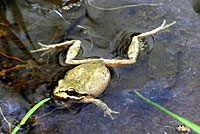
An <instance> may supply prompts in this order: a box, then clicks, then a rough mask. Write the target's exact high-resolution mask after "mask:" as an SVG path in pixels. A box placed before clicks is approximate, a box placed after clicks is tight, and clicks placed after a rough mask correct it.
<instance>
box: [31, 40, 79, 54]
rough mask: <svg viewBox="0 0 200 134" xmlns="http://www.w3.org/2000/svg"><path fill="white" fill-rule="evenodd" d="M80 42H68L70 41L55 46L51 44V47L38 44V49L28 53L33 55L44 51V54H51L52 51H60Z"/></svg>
mask: <svg viewBox="0 0 200 134" xmlns="http://www.w3.org/2000/svg"><path fill="white" fill-rule="evenodd" d="M80 42H81V41H80V40H70V41H65V42H62V43H57V44H52V45H45V44H42V43H40V42H38V45H39V46H40V48H39V49H36V50H31V51H30V52H31V53H35V52H41V51H45V52H44V54H46V53H48V52H51V51H53V50H57V49H61V48H64V47H65V46H70V45H73V44H78V43H80ZM44 54H43V55H44Z"/></svg>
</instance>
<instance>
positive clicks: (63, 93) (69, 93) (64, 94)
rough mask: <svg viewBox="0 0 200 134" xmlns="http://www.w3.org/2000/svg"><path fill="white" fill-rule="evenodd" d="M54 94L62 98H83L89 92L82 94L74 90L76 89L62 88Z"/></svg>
mask: <svg viewBox="0 0 200 134" xmlns="http://www.w3.org/2000/svg"><path fill="white" fill-rule="evenodd" d="M54 96H55V97H56V98H60V99H72V100H81V99H83V98H84V97H85V96H87V94H80V93H78V92H76V90H74V89H73V90H66V89H61V90H59V91H57V92H55V93H54Z"/></svg>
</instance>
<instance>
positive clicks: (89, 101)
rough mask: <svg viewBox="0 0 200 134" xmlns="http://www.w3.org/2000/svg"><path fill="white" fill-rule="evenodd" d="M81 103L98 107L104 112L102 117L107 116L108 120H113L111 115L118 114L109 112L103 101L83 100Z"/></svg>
mask: <svg viewBox="0 0 200 134" xmlns="http://www.w3.org/2000/svg"><path fill="white" fill-rule="evenodd" d="M81 102H82V103H94V104H95V105H97V106H98V107H100V108H101V109H102V110H103V111H104V116H106V115H109V116H110V118H111V119H112V120H113V119H114V118H113V116H112V114H119V112H116V111H113V110H111V109H110V108H109V107H108V106H107V105H106V104H105V103H104V102H103V101H101V100H99V99H94V98H88V97H87V98H86V97H85V98H84V99H82V100H81Z"/></svg>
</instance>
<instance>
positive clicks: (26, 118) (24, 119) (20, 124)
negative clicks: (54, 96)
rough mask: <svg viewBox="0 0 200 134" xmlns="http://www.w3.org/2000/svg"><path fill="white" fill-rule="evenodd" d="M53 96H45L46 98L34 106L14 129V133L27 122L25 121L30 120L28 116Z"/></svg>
mask: <svg viewBox="0 0 200 134" xmlns="http://www.w3.org/2000/svg"><path fill="white" fill-rule="evenodd" d="M50 99H51V98H45V99H44V100H41V101H40V102H38V103H37V104H36V105H35V106H34V107H32V108H31V109H30V110H29V111H28V113H27V114H26V115H25V116H24V118H23V119H22V120H21V121H20V123H19V124H18V125H17V126H16V127H15V128H14V129H13V131H12V134H16V133H17V131H18V130H19V128H20V127H21V126H22V125H24V124H25V122H26V121H27V120H28V118H29V117H30V116H31V115H32V114H33V113H34V112H35V111H36V110H37V109H38V108H39V107H40V106H41V105H42V104H44V103H45V102H47V101H49V100H50Z"/></svg>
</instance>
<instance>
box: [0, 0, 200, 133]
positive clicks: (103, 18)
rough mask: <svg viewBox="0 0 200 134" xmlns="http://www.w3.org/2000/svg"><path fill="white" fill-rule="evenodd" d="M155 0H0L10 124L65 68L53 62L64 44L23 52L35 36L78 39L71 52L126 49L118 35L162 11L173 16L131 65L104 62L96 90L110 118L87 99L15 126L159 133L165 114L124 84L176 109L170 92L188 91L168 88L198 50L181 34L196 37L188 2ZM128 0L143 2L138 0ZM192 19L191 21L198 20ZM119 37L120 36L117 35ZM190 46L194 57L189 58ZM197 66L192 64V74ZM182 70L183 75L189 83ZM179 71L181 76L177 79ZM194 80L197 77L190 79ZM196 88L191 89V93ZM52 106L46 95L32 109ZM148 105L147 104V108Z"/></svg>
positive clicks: (4, 98)
mask: <svg viewBox="0 0 200 134" xmlns="http://www.w3.org/2000/svg"><path fill="white" fill-rule="evenodd" d="M90 2H92V3H93V4H94V5H98V6H99V7H118V6H122V5H128V4H133V2H132V1H123V0H121V1H120V0H118V1H117V2H116V1H114V0H110V1H104V2H102V1H90ZM155 2H157V3H158V2H159V3H160V2H161V3H163V4H164V6H142V7H134V8H124V9H120V10H114V11H104V10H100V9H97V8H94V7H92V6H90V5H88V2H86V1H83V0H67V1H62V0H42V1H41V0H38V1H33V0H21V1H17V0H12V1H9V0H1V1H0V87H1V88H0V98H1V99H0V102H1V103H0V107H1V108H2V110H3V112H5V113H4V114H5V116H6V118H7V119H8V120H9V121H10V122H11V123H12V124H13V122H14V120H15V119H16V120H20V119H21V118H22V117H23V115H24V114H25V112H27V111H28V109H30V107H31V106H32V105H33V104H34V103H36V102H38V101H39V100H41V99H43V98H44V97H46V96H48V95H49V94H50V92H51V91H50V90H51V89H53V88H54V87H55V86H56V85H57V81H58V79H60V78H62V77H63V76H64V74H65V73H66V72H67V71H68V70H69V69H71V68H72V67H67V68H66V67H62V66H61V65H59V63H58V60H59V59H58V57H59V54H61V55H65V54H64V53H65V52H66V50H63V51H59V52H55V53H53V54H46V55H44V56H43V57H41V56H40V55H41V54H42V53H30V50H34V49H37V48H39V46H38V45H37V43H38V42H41V43H43V44H53V43H57V42H61V41H64V40H68V39H80V40H81V41H82V48H81V49H82V51H81V52H82V53H80V54H79V56H80V57H78V58H81V57H93V56H96V57H103V58H113V57H116V56H122V57H123V56H124V57H126V50H127V47H126V45H124V44H127V42H129V36H124V35H126V34H127V33H131V34H132V33H137V32H146V31H149V30H151V29H154V28H156V27H158V26H160V24H161V23H162V21H163V19H166V20H167V22H172V21H174V20H177V21H178V23H177V25H176V26H174V27H173V28H169V29H168V30H166V31H163V32H162V33H159V34H156V35H154V38H155V42H154V40H153V41H152V38H150V39H147V40H148V41H149V40H151V44H154V43H155V45H154V49H153V51H152V52H151V53H150V54H145V53H144V54H142V55H140V57H139V58H138V61H137V63H135V64H134V65H128V66H123V67H118V68H112V69H111V72H112V78H113V79H112V81H111V84H110V86H109V87H108V88H107V90H106V91H105V92H104V93H103V95H102V96H100V97H101V98H102V100H103V101H105V102H106V103H107V104H108V105H109V106H110V107H112V108H114V110H116V111H120V114H119V115H118V116H116V120H114V121H111V120H109V119H108V118H104V117H103V115H102V111H100V110H99V109H98V108H96V107H95V106H94V105H90V104H89V105H86V107H83V108H82V111H80V113H78V114H75V112H74V113H71V112H69V111H68V110H66V109H65V110H55V112H53V113H51V114H49V115H48V116H45V117H43V118H40V120H38V121H36V122H35V123H32V125H33V126H32V129H30V128H31V127H29V126H27V127H25V128H23V129H22V131H21V133H27V132H29V133H42V132H43V133H80V130H81V131H82V133H88V130H91V132H94V133H105V132H108V133H137V132H138V133H147V132H150V133H163V131H164V130H165V129H164V126H165V125H169V122H170V121H169V119H166V118H165V116H164V115H162V114H161V113H158V112H157V111H156V112H153V109H152V108H151V107H149V106H148V105H147V104H143V102H141V101H140V100H139V99H138V98H137V97H136V96H135V95H134V94H132V93H131V91H132V90H134V89H137V88H139V89H140V91H142V93H143V94H145V95H146V96H147V97H149V98H152V99H154V100H155V101H157V102H159V103H161V104H164V105H166V106H168V108H171V107H170V106H171V105H172V107H173V108H174V109H176V110H177V111H178V110H180V112H183V111H182V109H181V108H180V107H178V106H182V101H179V99H180V100H181V97H179V98H178V99H176V100H174V97H175V96H176V95H179V94H180V95H182V97H183V98H184V94H185V93H184V92H186V94H187V93H188V92H189V91H187V90H186V89H185V90H186V91H182V92H183V94H182V92H181V90H176V86H175V84H179V85H182V84H183V83H181V82H182V81H184V80H185V79H186V77H185V75H186V74H187V73H189V76H190V75H191V77H194V76H193V75H192V74H190V71H191V70H192V69H191V68H190V69H187V70H184V67H185V66H188V64H189V63H188V64H186V63H187V62H188V61H190V62H191V63H190V64H192V63H193V61H195V63H198V60H197V59H198V58H195V55H198V53H197V52H198V47H197V48H195V52H193V49H189V50H190V51H192V52H190V53H188V52H187V51H188V47H187V46H186V45H185V44H183V42H187V43H188V44H190V45H192V46H194V45H193V44H198V41H199V40H198V39H194V38H193V35H195V37H197V38H199V34H195V33H199V32H198V29H197V28H196V29H194V27H192V24H191V22H190V21H189V20H190V19H191V20H193V19H194V20H198V19H197V18H195V15H193V14H192V13H191V12H189V13H188V12H187V11H188V10H191V8H192V7H191V6H189V5H190V4H191V3H189V2H188V1H186V2H185V3H184V4H185V5H187V6H186V7H187V8H186V9H184V10H183V9H182V8H181V7H182V6H177V5H179V4H180V5H182V2H180V1H178V0H174V1H166V0H155ZM136 3H137V4H143V3H142V1H137V2H136ZM193 3H194V5H193V7H194V10H195V11H196V12H198V10H196V7H197V6H196V5H197V3H198V1H197V0H196V1H195V0H194V1H193ZM151 4H152V3H151ZM153 4H155V3H153ZM174 5H176V8H175V7H174ZM177 7H179V8H180V9H179V10H178V8H177ZM192 10H193V9H192ZM176 11H177V12H176ZM180 11H181V12H180ZM188 14H192V15H190V16H193V17H194V18H192V17H191V18H190V19H188V18H189V15H188ZM187 15H188V16H187ZM193 22H194V25H195V26H198V21H193ZM187 29H189V31H188V30H187ZM127 35H128V34H127ZM125 38H126V40H122V39H125ZM188 38H189V39H190V40H189V39H188ZM186 40H189V41H186ZM193 42H194V43H193ZM190 47H191V46H190ZM194 47H196V46H194ZM183 48H184V51H183ZM192 54H194V57H193V59H192V60H191V59H190V57H192V56H191V55H192ZM197 69H198V68H197ZM182 71H183V72H184V73H182ZM199 72H200V71H199ZM197 73H198V71H196V73H195V74H197ZM182 75H183V76H182ZM189 76H188V77H187V79H186V80H185V81H186V82H185V83H191V81H190V78H189ZM196 77H197V76H195V77H194V78H196ZM182 78H185V79H184V80H179V79H182ZM196 80H197V81H196V85H198V79H197V78H196ZM180 83H181V84H180ZM183 85H184V84H183ZM194 85H195V82H194ZM194 85H192V84H191V86H194ZM185 87H186V86H185ZM172 89H173V90H172ZM181 89H183V88H181ZM191 92H192V91H191ZM191 92H190V94H189V93H188V94H189V95H191V98H195V97H194V96H192V93H191ZM196 92H197V91H196ZM173 93H177V94H173ZM196 96H197V97H198V94H196ZM184 99H185V98H184ZM189 102H190V103H192V104H195V103H196V100H192V99H191V100H190V101H188V103H189ZM177 105H178V106H177ZM84 106H85V105H84ZM176 106H177V107H176ZM56 107H57V105H56V104H54V102H51V103H48V104H46V105H44V106H43V107H42V108H41V109H39V110H38V111H37V113H36V114H35V117H39V116H42V115H44V114H45V113H48V112H50V111H51V110H52V109H54V108H56ZM191 107H192V106H191ZM194 107H195V105H194ZM183 108H187V107H186V106H184V107H183ZM149 110H152V111H151V112H148V111H149ZM6 111H8V113H6ZM10 113H12V114H10ZM157 114H160V115H157ZM0 119H1V118H0ZM149 119H150V120H149ZM161 120H162V122H161ZM119 122H120V123H119ZM197 122H198V121H197ZM0 124H1V126H0V131H1V132H7V130H8V129H7V124H6V123H5V121H4V120H1V122H0ZM41 124H42V125H41ZM63 124H64V125H63ZM172 124H173V123H172ZM170 125H171V124H170ZM158 127H159V128H158ZM114 130H115V132H113V131H114Z"/></svg>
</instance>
